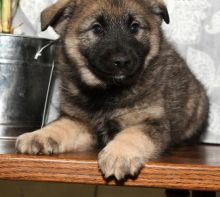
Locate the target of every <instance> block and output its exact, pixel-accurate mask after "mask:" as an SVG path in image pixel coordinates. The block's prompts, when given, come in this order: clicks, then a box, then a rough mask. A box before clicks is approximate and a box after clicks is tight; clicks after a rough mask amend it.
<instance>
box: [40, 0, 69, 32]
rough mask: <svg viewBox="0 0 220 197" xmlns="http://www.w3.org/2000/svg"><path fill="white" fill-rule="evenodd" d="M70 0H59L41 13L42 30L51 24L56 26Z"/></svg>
mask: <svg viewBox="0 0 220 197" xmlns="http://www.w3.org/2000/svg"><path fill="white" fill-rule="evenodd" d="M69 3H70V0H58V2H57V3H55V4H53V5H52V6H50V7H48V8H46V9H45V10H43V11H42V13H41V30H42V31H44V30H46V29H47V28H48V27H49V26H52V27H54V26H55V25H56V24H57V22H58V21H59V20H60V18H61V17H62V16H63V13H64V10H65V9H66V8H67V6H68V4H69Z"/></svg>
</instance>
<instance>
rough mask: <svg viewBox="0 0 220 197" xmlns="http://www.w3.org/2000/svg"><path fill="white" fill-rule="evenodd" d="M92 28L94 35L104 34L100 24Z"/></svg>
mask: <svg viewBox="0 0 220 197" xmlns="http://www.w3.org/2000/svg"><path fill="white" fill-rule="evenodd" d="M92 28H93V32H94V33H95V34H102V33H103V32H104V29H103V27H102V26H101V25H100V24H98V23H97V24H94V25H93V27H92Z"/></svg>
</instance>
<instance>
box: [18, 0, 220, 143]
mask: <svg viewBox="0 0 220 197" xmlns="http://www.w3.org/2000/svg"><path fill="white" fill-rule="evenodd" d="M55 1H56V0H38V1H36V0H21V12H22V13H23V14H24V15H25V16H26V19H27V20H29V22H30V24H31V26H32V29H35V30H34V31H33V34H34V35H41V34H39V26H40V24H39V13H40V11H41V10H42V9H44V8H45V7H47V6H48V5H50V4H51V3H53V2H55ZM166 3H167V5H168V10H169V13H170V18H171V23H170V25H166V24H164V25H163V28H164V31H165V33H166V36H167V38H168V39H169V40H170V41H171V42H173V43H174V45H175V46H176V48H177V49H178V51H179V52H180V54H181V55H182V56H183V57H184V58H185V59H186V61H187V62H188V64H189V66H190V68H191V70H192V71H193V72H194V74H195V75H196V76H197V78H198V79H199V80H200V81H201V82H202V83H203V84H204V86H205V88H206V90H207V93H208V95H209V98H210V115H209V128H208V132H207V134H206V136H205V137H204V142H209V143H220V1H219V0H166ZM50 33H51V32H50ZM50 33H49V34H50ZM44 35H45V34H44ZM56 95H57V94H56ZM53 106H57V99H56V98H55V97H54V98H53V102H52V104H51V110H50V116H49V117H50V118H49V119H52V117H53V114H54V111H55V110H54V109H55V107H53Z"/></svg>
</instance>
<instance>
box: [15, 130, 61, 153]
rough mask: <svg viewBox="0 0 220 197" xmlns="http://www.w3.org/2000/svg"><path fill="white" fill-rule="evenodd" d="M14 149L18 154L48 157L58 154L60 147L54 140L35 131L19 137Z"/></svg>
mask: <svg viewBox="0 0 220 197" xmlns="http://www.w3.org/2000/svg"><path fill="white" fill-rule="evenodd" d="M15 147H16V150H17V152H18V153H26V154H41V153H42V154H46V155H50V154H53V153H59V152H60V145H59V143H58V142H57V141H56V140H55V139H53V138H52V137H48V136H46V135H44V134H43V133H41V132H39V133H38V132H36V131H35V132H32V133H25V134H23V135H21V136H19V137H18V138H17V141H16V145H15Z"/></svg>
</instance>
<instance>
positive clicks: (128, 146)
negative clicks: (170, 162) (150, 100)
mask: <svg viewBox="0 0 220 197" xmlns="http://www.w3.org/2000/svg"><path fill="white" fill-rule="evenodd" d="M169 139H170V137H169V130H168V128H167V127H166V126H163V121H157V122H156V121H154V122H150V123H145V124H140V125H136V126H133V127H129V128H126V129H124V130H122V131H121V132H119V133H118V134H117V135H116V136H115V138H114V139H113V140H112V141H110V142H109V143H108V144H107V146H106V147H105V148H104V149H103V150H102V151H101V152H100V153H99V159H98V163H99V167H100V170H101V171H102V173H103V174H104V176H105V177H106V178H107V177H109V176H114V177H115V178H116V179H117V180H121V179H123V178H125V176H126V175H132V176H134V175H136V174H137V173H138V172H139V170H140V169H141V167H143V165H144V163H145V162H147V161H149V160H150V159H153V158H155V157H157V156H158V155H159V154H160V153H161V152H162V151H163V150H164V149H165V148H166V146H167V144H168V142H169Z"/></svg>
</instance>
